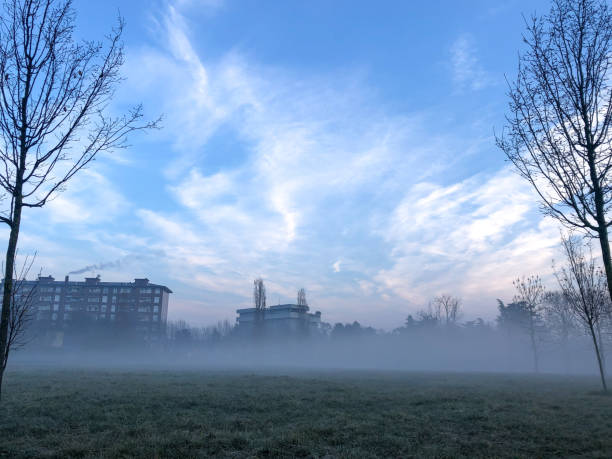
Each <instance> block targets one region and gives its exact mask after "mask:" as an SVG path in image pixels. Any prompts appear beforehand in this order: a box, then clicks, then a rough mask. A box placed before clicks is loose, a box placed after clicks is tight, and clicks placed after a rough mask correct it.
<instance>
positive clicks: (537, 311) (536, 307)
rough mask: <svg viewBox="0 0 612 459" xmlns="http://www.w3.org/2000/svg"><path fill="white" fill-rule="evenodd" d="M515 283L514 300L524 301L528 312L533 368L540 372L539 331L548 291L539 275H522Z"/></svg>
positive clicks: (527, 322)
mask: <svg viewBox="0 0 612 459" xmlns="http://www.w3.org/2000/svg"><path fill="white" fill-rule="evenodd" d="M513 284H514V288H515V289H516V295H515V296H514V300H513V301H514V302H515V303H522V304H523V305H524V307H525V311H526V312H527V317H526V319H527V320H526V324H525V326H526V328H527V333H528V334H529V341H530V344H531V351H532V353H533V368H534V371H535V372H536V373H538V372H539V371H540V361H539V349H538V331H539V328H540V321H541V316H542V306H543V302H544V298H545V293H546V291H545V289H544V286H543V285H542V281H541V279H540V277H539V276H529V277H522V278H519V279H516V280H515V281H514V282H513Z"/></svg>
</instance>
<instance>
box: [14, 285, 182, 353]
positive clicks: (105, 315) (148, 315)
mask: <svg viewBox="0 0 612 459" xmlns="http://www.w3.org/2000/svg"><path fill="white" fill-rule="evenodd" d="M33 289H34V291H33V293H30V292H32V290H33ZM170 293H172V290H170V289H169V288H168V287H166V286H165V285H159V284H153V283H150V282H149V279H134V282H102V281H101V280H100V276H98V277H87V278H85V279H84V281H71V280H70V279H69V277H68V276H66V277H65V279H64V280H63V281H56V280H55V279H54V278H53V277H52V276H39V277H38V279H37V280H34V281H20V289H19V291H18V292H17V297H16V298H15V301H19V298H20V297H21V298H23V297H26V296H27V295H29V294H31V296H32V306H31V311H32V319H33V325H34V327H33V328H34V329H35V330H37V331H38V332H40V331H47V332H48V333H47V334H48V335H54V338H53V341H54V342H55V344H54V345H60V346H61V345H62V344H63V335H64V332H66V331H71V332H73V334H74V333H76V332H79V331H82V330H79V329H80V328H83V330H84V329H85V328H89V329H91V328H95V327H92V324H99V325H100V326H99V327H97V328H98V329H101V328H105V329H106V330H113V329H119V328H122V329H123V330H127V332H128V333H133V334H136V335H138V336H139V337H142V338H143V339H144V340H145V341H155V340H158V339H160V337H161V336H163V334H164V333H165V326H166V320H167V317H168V300H169V296H170Z"/></svg>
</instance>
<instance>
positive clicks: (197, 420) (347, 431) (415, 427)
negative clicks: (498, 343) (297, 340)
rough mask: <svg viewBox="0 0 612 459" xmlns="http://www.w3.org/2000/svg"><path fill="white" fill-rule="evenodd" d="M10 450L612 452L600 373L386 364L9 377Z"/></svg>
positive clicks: (26, 372)
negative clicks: (464, 370) (418, 369)
mask: <svg viewBox="0 0 612 459" xmlns="http://www.w3.org/2000/svg"><path fill="white" fill-rule="evenodd" d="M3 395H4V398H3V400H2V403H1V405H0V456H2V457H11V458H13V457H37V456H46V457H132V456H138V457H151V458H153V457H203V456H221V457H253V456H257V457H268V456H273V457H274V456H275V457H325V456H327V457H360V458H361V457H410V456H415V457H459V456H465V457H479V456H480V457H482V456H486V457H525V456H531V457H548V456H550V457H552V456H588V457H612V397H608V396H604V395H602V394H600V393H599V392H598V386H597V380H596V379H595V378H593V379H590V378H565V377H559V376H540V377H535V376H521V375H488V374H434V373H429V374H424V373H376V372H349V371H344V372H318V373H307V372H301V373H295V372H293V373H285V374H283V373H281V372H277V373H273V372H269V373H258V374H250V373H247V372H221V371H217V372H195V371H181V372H174V371H131V372H122V371H101V370H87V371H85V370H84V371H77V370H62V371H60V370H34V369H31V368H17V369H13V370H10V371H9V372H8V374H7V381H6V388H5V391H4V394H3Z"/></svg>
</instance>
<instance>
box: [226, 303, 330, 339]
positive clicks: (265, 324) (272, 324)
mask: <svg viewBox="0 0 612 459" xmlns="http://www.w3.org/2000/svg"><path fill="white" fill-rule="evenodd" d="M309 309H310V308H309V307H308V306H307V305H297V304H279V305H276V306H270V307H268V308H265V309H264V310H263V314H262V316H261V318H258V316H257V309H256V308H244V309H238V310H236V313H237V314H238V318H237V319H236V322H237V326H238V332H240V333H242V334H244V333H248V332H250V331H254V330H255V329H256V327H258V326H261V327H262V330H263V331H264V332H265V333H266V334H268V335H281V334H287V335H294V336H295V335H300V334H310V333H311V332H313V331H316V332H318V331H319V329H320V327H321V312H320V311H317V312H315V313H311V312H308V311H309ZM258 321H261V324H258Z"/></svg>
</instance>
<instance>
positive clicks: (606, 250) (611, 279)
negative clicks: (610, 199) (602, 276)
mask: <svg viewBox="0 0 612 459" xmlns="http://www.w3.org/2000/svg"><path fill="white" fill-rule="evenodd" d="M591 164H592V167H591ZM589 168H590V169H591V180H592V181H593V194H594V196H595V211H596V214H597V226H598V228H597V234H598V236H599V245H600V247H601V258H602V260H603V265H604V269H605V270H606V279H607V281H608V294H609V295H610V300H611V301H612V258H611V257H610V242H609V240H608V226H607V225H606V216H605V210H604V197H603V192H602V189H601V186H600V184H599V180H598V178H597V172H596V170H595V159H594V158H593V154H590V155H589Z"/></svg>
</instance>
